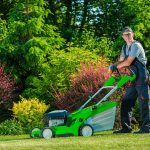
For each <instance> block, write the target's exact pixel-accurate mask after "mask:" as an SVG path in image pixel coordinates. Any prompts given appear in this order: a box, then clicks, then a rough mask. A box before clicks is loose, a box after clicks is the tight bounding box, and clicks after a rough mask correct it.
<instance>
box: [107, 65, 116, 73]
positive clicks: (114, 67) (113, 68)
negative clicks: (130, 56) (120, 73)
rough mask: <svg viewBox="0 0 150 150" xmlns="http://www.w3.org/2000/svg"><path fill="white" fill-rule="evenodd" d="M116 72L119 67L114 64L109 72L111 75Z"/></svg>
mask: <svg viewBox="0 0 150 150" xmlns="http://www.w3.org/2000/svg"><path fill="white" fill-rule="evenodd" d="M116 70H117V66H116V65H114V64H112V65H110V66H109V71H110V72H111V73H113V72H115V71H116Z"/></svg>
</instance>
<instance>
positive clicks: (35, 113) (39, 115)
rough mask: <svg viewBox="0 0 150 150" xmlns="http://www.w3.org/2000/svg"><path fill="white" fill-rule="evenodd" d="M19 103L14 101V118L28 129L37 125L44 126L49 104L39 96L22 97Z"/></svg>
mask: <svg viewBox="0 0 150 150" xmlns="http://www.w3.org/2000/svg"><path fill="white" fill-rule="evenodd" d="M21 100H22V101H20V102H19V103H14V105H13V108H12V111H13V115H14V118H15V119H17V120H18V121H19V122H20V124H21V125H22V126H23V127H25V128H26V129H27V130H30V129H31V128H33V127H35V126H43V115H44V113H45V111H46V110H47V109H48V106H47V105H45V104H44V103H42V102H40V101H39V100H38V99H37V98H32V99H25V98H23V97H21Z"/></svg>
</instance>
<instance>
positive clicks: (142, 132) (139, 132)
mask: <svg viewBox="0 0 150 150" xmlns="http://www.w3.org/2000/svg"><path fill="white" fill-rule="evenodd" d="M133 133H134V134H146V133H150V132H149V131H141V130H139V131H136V132H133Z"/></svg>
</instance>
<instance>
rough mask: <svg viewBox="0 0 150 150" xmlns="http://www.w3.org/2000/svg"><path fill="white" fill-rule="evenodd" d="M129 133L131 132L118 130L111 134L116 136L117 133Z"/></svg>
mask: <svg viewBox="0 0 150 150" xmlns="http://www.w3.org/2000/svg"><path fill="white" fill-rule="evenodd" d="M131 132H132V130H128V129H120V130H117V131H114V132H113V133H114V134H118V133H131Z"/></svg>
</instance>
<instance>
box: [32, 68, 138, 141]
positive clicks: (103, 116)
mask: <svg viewBox="0 0 150 150" xmlns="http://www.w3.org/2000/svg"><path fill="white" fill-rule="evenodd" d="M130 71H131V70H130ZM135 78H136V76H135V74H134V73H133V72H132V74H131V75H122V74H120V75H119V76H117V77H116V76H113V75H112V76H111V77H110V78H109V79H108V80H107V81H106V82H105V83H104V85H103V87H101V88H100V89H99V90H98V91H97V92H96V93H95V94H94V95H93V96H91V97H90V98H89V99H88V100H87V101H86V103H84V104H83V105H82V106H81V107H80V108H79V109H78V110H76V111H74V112H73V113H69V112H68V111H66V110H56V111H52V112H49V113H48V114H47V117H48V127H45V128H44V129H40V128H34V129H33V130H32V131H31V134H30V136H31V137H43V138H46V139H50V138H52V137H60V136H92V135H93V134H94V133H96V132H99V131H105V130H110V129H113V126H114V122H115V115H116V106H117V103H116V102H106V100H107V99H108V97H109V96H110V95H112V94H113V93H114V92H115V91H116V90H117V89H118V88H121V87H122V86H123V85H124V84H126V83H127V82H128V81H133V80H134V79H135ZM114 83H115V85H114ZM106 88H109V89H110V91H109V92H108V93H107V94H106V95H105V96H104V97H103V98H102V99H100V100H99V101H98V103H96V104H94V105H92V106H88V107H86V106H87V105H88V104H89V103H90V102H91V101H92V100H93V99H94V98H95V97H96V96H97V95H98V94H99V93H100V92H101V91H102V90H103V89H106Z"/></svg>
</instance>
